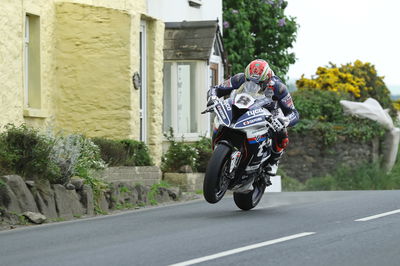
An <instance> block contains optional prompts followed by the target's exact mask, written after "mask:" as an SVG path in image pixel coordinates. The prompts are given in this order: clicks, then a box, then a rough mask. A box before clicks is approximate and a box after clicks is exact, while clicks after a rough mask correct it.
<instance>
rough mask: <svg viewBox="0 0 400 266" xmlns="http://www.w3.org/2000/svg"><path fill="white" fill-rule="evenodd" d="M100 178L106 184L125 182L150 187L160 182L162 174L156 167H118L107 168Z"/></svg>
mask: <svg viewBox="0 0 400 266" xmlns="http://www.w3.org/2000/svg"><path fill="white" fill-rule="evenodd" d="M101 176H102V178H103V179H104V180H106V181H108V182H116V181H118V182H127V183H130V184H137V183H139V184H144V185H148V186H151V185H153V184H158V183H160V181H161V177H162V173H161V170H160V168H158V167H157V166H137V167H131V166H118V167H108V168H106V169H105V170H104V171H103V172H102V173H101Z"/></svg>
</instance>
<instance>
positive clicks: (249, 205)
mask: <svg viewBox="0 0 400 266" xmlns="http://www.w3.org/2000/svg"><path fill="white" fill-rule="evenodd" d="M253 187H254V189H253V190H252V191H250V192H248V193H239V192H234V193H233V200H234V201H235V204H236V206H238V207H239V208H240V209H242V210H244V211H248V210H251V209H253V208H254V207H255V206H257V204H258V203H259V202H260V200H261V198H262V196H263V195H264V191H265V188H266V187H267V186H266V184H265V182H264V181H263V180H261V179H259V180H257V181H256V182H254V183H253Z"/></svg>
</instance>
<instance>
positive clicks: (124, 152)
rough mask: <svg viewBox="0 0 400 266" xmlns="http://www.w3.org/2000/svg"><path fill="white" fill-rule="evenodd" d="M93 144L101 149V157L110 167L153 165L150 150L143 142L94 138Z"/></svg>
mask: <svg viewBox="0 0 400 266" xmlns="http://www.w3.org/2000/svg"><path fill="white" fill-rule="evenodd" d="M93 142H94V143H96V144H97V145H98V146H99V147H100V153H101V157H102V159H103V160H104V161H105V162H106V163H107V165H109V166H122V165H123V166H147V165H153V161H152V159H151V157H150V155H149V150H148V148H147V146H146V144H145V143H143V142H141V141H136V140H130V139H124V140H110V139H105V138H94V139H93Z"/></svg>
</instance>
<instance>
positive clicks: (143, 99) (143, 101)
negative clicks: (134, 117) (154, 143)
mask: <svg viewBox="0 0 400 266" xmlns="http://www.w3.org/2000/svg"><path fill="white" fill-rule="evenodd" d="M146 51H147V46H146V22H144V21H142V22H141V24H140V79H141V80H140V81H141V87H140V140H141V141H143V142H145V143H146V142H147V62H146V61H147V60H146V59H147V53H146Z"/></svg>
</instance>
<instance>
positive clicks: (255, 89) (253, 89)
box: [231, 81, 264, 99]
mask: <svg viewBox="0 0 400 266" xmlns="http://www.w3.org/2000/svg"><path fill="white" fill-rule="evenodd" d="M239 93H247V94H249V95H251V96H252V97H254V98H255V99H259V98H261V97H263V96H264V95H263V93H262V92H261V87H260V85H258V84H257V83H255V82H253V81H246V82H245V83H243V85H242V86H240V88H239V89H237V90H234V91H233V92H232V94H231V98H235V96H236V95H237V94H239Z"/></svg>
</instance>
